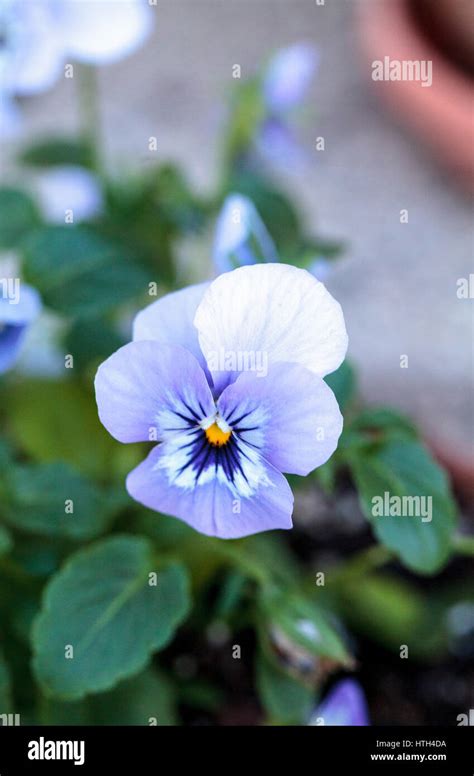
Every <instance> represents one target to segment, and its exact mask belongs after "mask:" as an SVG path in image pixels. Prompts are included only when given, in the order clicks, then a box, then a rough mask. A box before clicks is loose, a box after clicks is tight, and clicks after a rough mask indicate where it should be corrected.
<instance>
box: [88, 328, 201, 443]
mask: <svg viewBox="0 0 474 776" xmlns="http://www.w3.org/2000/svg"><path fill="white" fill-rule="evenodd" d="M95 389H96V399H97V406H98V410H99V417H100V419H101V421H102V423H103V425H104V426H105V427H106V429H107V430H108V431H109V433H110V434H112V436H114V437H115V438H116V439H118V440H119V441H120V442H143V441H147V440H162V439H165V438H167V437H168V436H174V435H176V434H180V433H182V432H183V431H185V430H187V429H189V428H190V427H191V426H192V425H193V424H194V425H195V424H196V423H197V422H198V421H200V420H202V419H203V418H206V417H208V416H209V415H211V414H212V413H213V412H214V411H215V405H214V400H213V398H212V394H211V391H210V389H209V386H208V383H207V380H206V377H205V375H204V372H203V370H202V369H201V367H200V366H199V364H198V362H197V361H196V359H195V358H194V356H193V355H192V354H191V353H189V352H188V351H187V350H185V349H184V348H181V347H178V346H170V345H164V344H160V343H158V342H148V341H143V342H130V343H129V344H128V345H124V347H123V348H120V349H119V350H117V352H116V353H114V354H113V355H112V356H110V358H108V359H107V360H106V361H104V363H103V364H101V366H100V367H99V369H98V371H97V375H96V379H95Z"/></svg>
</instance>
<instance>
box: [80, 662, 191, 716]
mask: <svg viewBox="0 0 474 776" xmlns="http://www.w3.org/2000/svg"><path fill="white" fill-rule="evenodd" d="M90 700H91V702H90V705H91V707H92V708H91V711H92V718H93V724H94V725H157V726H158V727H162V726H167V725H176V724H177V711H176V701H175V694H174V691H173V686H172V684H171V682H170V680H169V679H168V678H167V677H166V675H165V674H164V673H163V672H162V671H157V670H156V669H152V668H148V669H147V670H145V671H143V673H141V674H139V675H138V676H136V677H134V678H133V679H127V680H126V681H124V682H121V683H120V684H119V685H118V686H117V687H116V688H115V689H114V690H111V691H110V692H107V693H102V694H100V695H95V696H94V697H93V698H91V699H90Z"/></svg>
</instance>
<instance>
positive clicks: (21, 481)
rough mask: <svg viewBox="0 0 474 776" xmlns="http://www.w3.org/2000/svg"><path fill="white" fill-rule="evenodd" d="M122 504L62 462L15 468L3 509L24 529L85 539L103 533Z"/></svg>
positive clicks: (16, 525)
mask: <svg viewBox="0 0 474 776" xmlns="http://www.w3.org/2000/svg"><path fill="white" fill-rule="evenodd" d="M121 505H122V504H121V503H120V500H119V499H117V498H114V497H113V495H112V494H111V493H109V492H107V491H105V490H104V489H99V488H97V487H96V486H95V485H94V484H93V483H92V482H91V481H90V480H88V479H86V478H85V477H83V476H82V475H80V474H78V473H77V472H75V471H74V470H73V469H71V468H70V467H69V466H68V465H67V464H65V463H64V462H61V463H52V464H41V465H39V466H35V465H25V466H17V467H16V468H14V469H13V471H12V473H11V478H10V492H9V499H8V501H7V503H6V504H5V505H4V506H2V512H3V514H4V517H5V518H6V519H7V520H8V521H9V523H10V524H11V525H12V526H13V527H16V528H18V529H20V530H23V531H27V532H29V533H34V534H40V535H42V536H63V537H66V538H69V539H75V540H77V541H81V540H85V539H93V538H95V537H96V536H99V535H100V534H101V533H103V532H104V531H105V530H106V528H107V527H108V525H109V523H110V521H111V519H112V518H113V516H114V514H115V512H116V510H117V508H120V506H121Z"/></svg>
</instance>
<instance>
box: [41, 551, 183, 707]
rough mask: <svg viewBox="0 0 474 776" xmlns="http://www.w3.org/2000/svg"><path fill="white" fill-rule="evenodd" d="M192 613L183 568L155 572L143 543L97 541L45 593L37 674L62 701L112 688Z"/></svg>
mask: <svg viewBox="0 0 474 776" xmlns="http://www.w3.org/2000/svg"><path fill="white" fill-rule="evenodd" d="M153 573H156V575H157V576H156V585H155V584H151V583H150V582H153V581H154V578H153V577H150V576H149V575H150V574H153ZM188 610H189V595H188V579H187V574H186V570H185V568H184V567H183V566H181V565H179V564H170V565H168V566H166V567H162V568H157V567H156V562H155V561H154V558H153V555H152V545H151V544H150V543H149V542H148V541H147V540H146V539H143V538H141V537H133V536H113V537H111V538H109V539H105V540H102V541H100V542H97V543H96V544H94V545H93V546H91V547H88V548H87V549H85V550H82V551H80V552H78V553H76V554H75V555H73V556H71V558H70V559H69V561H68V562H67V563H66V565H65V566H64V567H63V568H62V569H61V570H60V571H59V573H58V574H56V575H55V576H54V577H53V578H52V580H51V581H50V583H49V584H48V585H47V587H46V589H45V593H44V597H43V606H42V611H41V613H40V615H39V617H38V619H37V620H36V621H35V625H34V627H33V649H34V661H33V669H34V672H35V674H36V676H37V678H38V681H39V682H40V684H41V686H42V687H43V689H44V691H45V693H46V694H48V695H53V696H56V697H58V698H61V699H63V700H78V699H80V698H82V697H83V696H85V695H87V694H88V693H94V692H100V691H103V690H108V689H111V688H113V687H114V686H115V685H116V684H117V683H118V682H119V681H121V680H123V679H126V678H129V677H131V676H134V675H135V674H137V673H138V672H139V671H140V670H141V669H142V668H144V666H145V665H146V663H147V662H148V660H149V657H150V655H151V654H152V653H153V652H155V651H157V650H159V649H162V648H163V647H165V646H166V645H167V644H168V643H169V641H170V640H171V639H172V637H173V635H174V632H175V630H176V628H177V627H178V626H179V625H180V623H181V622H182V621H183V620H184V618H185V617H186V615H187V613H188ZM68 645H70V647H72V648H73V657H72V658H71V657H69V659H68V658H67V657H66V656H65V655H66V652H65V650H67V648H68Z"/></svg>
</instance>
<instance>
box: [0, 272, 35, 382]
mask: <svg viewBox="0 0 474 776" xmlns="http://www.w3.org/2000/svg"><path fill="white" fill-rule="evenodd" d="M1 283H2V285H1V289H2V294H1V295H0V374H3V372H6V371H7V370H8V369H10V368H11V367H12V366H13V364H14V362H15V361H16V359H17V357H18V355H19V352H20V348H21V346H22V344H23V340H24V337H25V334H26V332H27V329H28V327H29V325H30V324H31V323H32V322H33V321H34V319H35V318H36V317H37V316H38V314H39V312H40V309H41V301H40V296H39V294H38V292H37V291H36V290H35V289H34V288H31V287H30V286H26V285H24V284H22V283H20V282H19V280H18V279H11V278H8V279H6V278H2V280H1ZM13 290H14V293H13Z"/></svg>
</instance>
